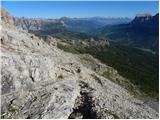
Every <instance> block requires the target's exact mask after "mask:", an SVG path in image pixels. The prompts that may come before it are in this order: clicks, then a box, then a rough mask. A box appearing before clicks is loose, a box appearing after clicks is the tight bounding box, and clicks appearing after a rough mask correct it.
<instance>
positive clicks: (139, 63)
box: [83, 44, 159, 96]
mask: <svg viewBox="0 0 160 120" xmlns="http://www.w3.org/2000/svg"><path fill="white" fill-rule="evenodd" d="M83 52H85V53H89V54H91V55H93V56H95V57H96V58H98V59H99V60H101V61H102V62H103V63H105V64H107V65H109V66H111V67H113V68H115V69H117V70H118V72H119V74H121V75H122V76H124V77H126V78H127V79H129V80H130V81H131V82H132V83H133V84H134V85H136V86H138V87H139V89H140V90H141V91H142V92H145V93H147V94H148V95H150V96H155V95H158V92H159V75H158V72H159V68H158V65H159V61H158V56H156V55H153V54H152V53H150V52H144V51H141V50H138V49H136V48H131V47H127V46H122V45H117V44H112V45H111V46H110V47H107V48H105V49H104V48H103V49H102V48H98V49H97V48H96V47H94V48H93V47H92V48H88V49H86V50H85V51H84V50H83Z"/></svg>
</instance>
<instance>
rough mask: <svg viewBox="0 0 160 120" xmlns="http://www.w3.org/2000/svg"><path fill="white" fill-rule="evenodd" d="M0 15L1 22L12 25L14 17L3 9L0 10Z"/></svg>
mask: <svg viewBox="0 0 160 120" xmlns="http://www.w3.org/2000/svg"><path fill="white" fill-rule="evenodd" d="M0 13H1V20H2V21H5V22H6V23H8V24H11V25H14V17H13V16H12V15H11V14H10V13H9V12H8V11H7V10H6V9H5V8H0Z"/></svg>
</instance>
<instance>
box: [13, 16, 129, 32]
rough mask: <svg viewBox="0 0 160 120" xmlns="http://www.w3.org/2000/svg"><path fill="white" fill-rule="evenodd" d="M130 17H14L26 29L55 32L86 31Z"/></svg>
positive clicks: (127, 20) (124, 20)
mask: <svg viewBox="0 0 160 120" xmlns="http://www.w3.org/2000/svg"><path fill="white" fill-rule="evenodd" d="M130 21H131V19H130V18H104V17H91V18H68V17H62V18H60V19H32V18H24V17H21V18H17V17H15V25H16V26H18V27H20V28H23V29H25V30H28V31H42V32H46V31H47V33H55V32H60V31H62V32H64V31H72V32H83V33H88V32H92V31H93V30H96V29H98V28H101V27H103V26H105V25H116V24H122V23H129V22H130Z"/></svg>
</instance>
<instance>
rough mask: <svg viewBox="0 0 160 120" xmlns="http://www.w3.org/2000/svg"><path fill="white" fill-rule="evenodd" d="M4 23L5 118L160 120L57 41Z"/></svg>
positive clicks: (2, 79) (124, 90) (3, 77)
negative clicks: (152, 119) (128, 119)
mask: <svg viewBox="0 0 160 120" xmlns="http://www.w3.org/2000/svg"><path fill="white" fill-rule="evenodd" d="M1 25H2V36H1V43H2V44H1V53H2V54H1V60H2V65H1V84H2V86H1V87H2V95H1V117H2V118H50V119H51V118H52V119H53V118H158V113H157V112H156V111H155V110H154V109H152V108H150V107H149V106H148V105H146V104H145V103H143V102H142V101H141V100H138V99H136V98H134V96H133V95H131V94H130V93H129V92H128V91H127V90H126V89H124V88H122V87H120V86H119V85H117V84H115V83H113V82H111V81H110V80H108V79H106V78H104V77H102V76H100V75H99V74H97V73H96V72H95V71H93V70H92V69H91V68H90V67H87V66H86V65H84V64H83V63H82V62H81V60H80V57H79V56H78V55H73V54H71V53H66V52H64V51H62V50H59V49H58V48H57V47H56V44H55V42H56V41H54V44H52V42H49V43H48V42H45V41H44V40H43V39H39V38H38V37H36V36H34V35H33V34H29V33H27V32H26V31H23V30H19V29H17V28H16V27H15V26H13V25H11V24H8V22H6V21H2V22H1ZM93 59H94V58H93Z"/></svg>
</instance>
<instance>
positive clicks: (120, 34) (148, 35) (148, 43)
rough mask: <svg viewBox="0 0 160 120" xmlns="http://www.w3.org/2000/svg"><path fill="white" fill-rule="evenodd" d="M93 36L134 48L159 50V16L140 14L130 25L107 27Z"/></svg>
mask: <svg viewBox="0 0 160 120" xmlns="http://www.w3.org/2000/svg"><path fill="white" fill-rule="evenodd" d="M93 35H96V36H101V37H104V38H107V39H108V40H109V41H114V42H118V43H121V44H125V45H130V46H133V47H139V48H143V49H151V50H153V51H156V53H158V51H159V50H158V49H159V14H156V15H155V16H152V15H150V14H138V15H137V16H136V17H135V18H134V19H133V20H132V21H131V22H130V23H128V24H119V25H107V26H104V27H102V28H100V29H97V30H96V31H95V32H94V33H93Z"/></svg>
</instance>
